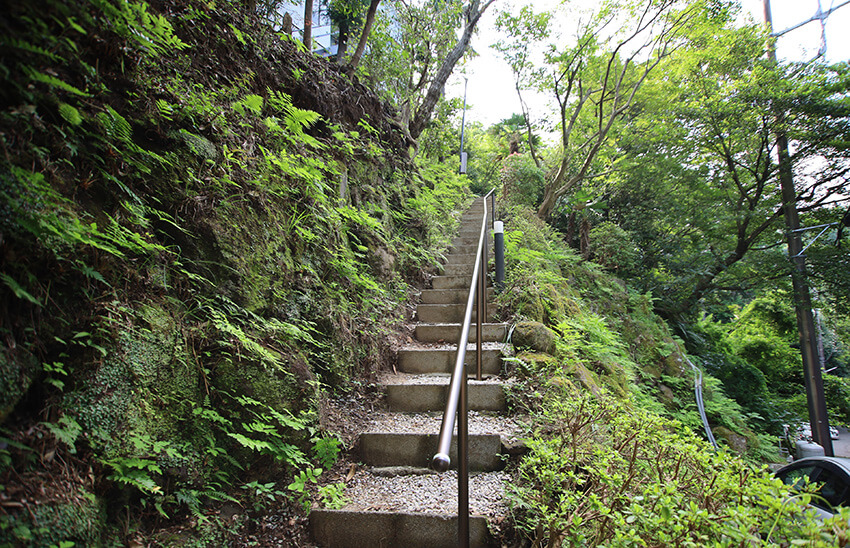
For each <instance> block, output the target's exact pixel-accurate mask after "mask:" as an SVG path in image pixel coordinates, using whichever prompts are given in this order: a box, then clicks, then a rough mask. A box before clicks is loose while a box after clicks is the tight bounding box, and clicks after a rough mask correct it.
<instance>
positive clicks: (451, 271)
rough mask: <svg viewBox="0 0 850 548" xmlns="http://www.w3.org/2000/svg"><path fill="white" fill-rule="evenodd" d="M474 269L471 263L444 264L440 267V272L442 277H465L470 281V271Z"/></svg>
mask: <svg viewBox="0 0 850 548" xmlns="http://www.w3.org/2000/svg"><path fill="white" fill-rule="evenodd" d="M473 268H475V264H473V263H465V264H454V263H449V264H444V265H442V266H441V267H440V270H441V271H442V272H441V274H442V275H443V276H466V277H467V278H469V279H472V278H471V277H472V269H473Z"/></svg>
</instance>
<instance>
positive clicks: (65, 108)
mask: <svg viewBox="0 0 850 548" xmlns="http://www.w3.org/2000/svg"><path fill="white" fill-rule="evenodd" d="M59 115H60V116H61V117H62V118H63V119H64V120H65V121H66V122H68V123H69V124H71V125H72V126H78V125H80V124H82V123H83V117H82V116H80V111H79V110H77V109H76V108H74V107H72V106H71V105H69V104H68V103H59Z"/></svg>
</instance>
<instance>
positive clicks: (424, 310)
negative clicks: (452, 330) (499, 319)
mask: <svg viewBox="0 0 850 548" xmlns="http://www.w3.org/2000/svg"><path fill="white" fill-rule="evenodd" d="M465 311H466V303H464V304H418V305H417V306H416V316H417V317H418V318H419V321H420V322H425V323H460V322H462V321H463V314H464V312H465ZM495 317H496V314H495V307H494V306H493V305H490V306H488V307H487V318H485V321H486V320H492V319H494V318H495ZM477 318H478V314H477V311H476V310H474V309H473V311H472V321H473V322H474V321H477Z"/></svg>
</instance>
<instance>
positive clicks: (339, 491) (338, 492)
mask: <svg viewBox="0 0 850 548" xmlns="http://www.w3.org/2000/svg"><path fill="white" fill-rule="evenodd" d="M319 497H320V498H321V500H322V506H324V507H325V508H330V509H331V510H339V509H341V508H344V507H345V505H347V504H348V499H347V498H346V497H345V483H343V482H339V483H331V484H328V485H323V486H322V487H319Z"/></svg>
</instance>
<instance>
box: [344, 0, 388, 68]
mask: <svg viewBox="0 0 850 548" xmlns="http://www.w3.org/2000/svg"><path fill="white" fill-rule="evenodd" d="M380 3H381V0H371V1H370V2H369V9H368V10H367V11H366V22H365V23H363V30H362V32H361V33H360V41H359V42H358V43H357V49H356V50H354V54H353V55H352V56H351V60H350V61H349V62H348V66H349V67H351V68H352V69H353V68H356V67H357V65H359V64H360V58H361V57H363V52H364V51H366V41H367V40H368V38H369V34H370V33H371V32H372V26H373V25H374V24H375V14H376V13H377V11H378V4H380Z"/></svg>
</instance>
